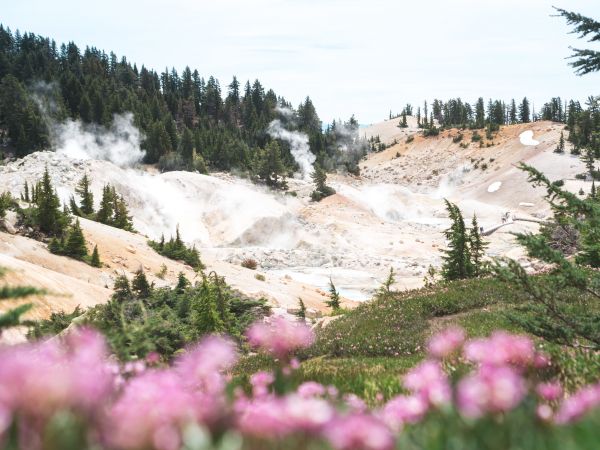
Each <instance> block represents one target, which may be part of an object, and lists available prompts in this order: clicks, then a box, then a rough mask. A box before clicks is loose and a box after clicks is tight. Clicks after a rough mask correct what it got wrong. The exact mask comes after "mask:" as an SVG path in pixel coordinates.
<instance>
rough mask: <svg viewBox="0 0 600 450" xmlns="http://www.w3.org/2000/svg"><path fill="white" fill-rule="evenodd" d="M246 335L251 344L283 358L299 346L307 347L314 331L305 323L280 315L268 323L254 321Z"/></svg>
mask: <svg viewBox="0 0 600 450" xmlns="http://www.w3.org/2000/svg"><path fill="white" fill-rule="evenodd" d="M246 335H247V337H248V341H249V342H250V344H251V345H252V346H254V347H258V348H261V349H263V350H265V351H267V352H269V353H271V354H272V355H274V356H276V357H278V358H284V357H286V356H288V355H289V354H290V353H292V352H293V351H295V350H298V349H300V348H306V347H309V346H310V345H311V344H312V343H313V341H314V333H313V331H312V330H311V329H310V328H309V327H308V326H307V325H305V324H303V323H300V322H290V321H288V320H286V319H284V318H282V317H276V318H274V319H273V320H272V322H271V323H270V324H268V323H264V322H260V323H255V324H254V325H252V326H251V327H250V329H249V330H248V331H247V333H246Z"/></svg>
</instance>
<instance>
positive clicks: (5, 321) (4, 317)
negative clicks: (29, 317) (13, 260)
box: [0, 267, 45, 334]
mask: <svg viewBox="0 0 600 450" xmlns="http://www.w3.org/2000/svg"><path fill="white" fill-rule="evenodd" d="M5 274H6V269H4V268H3V267H0V278H1V277H3V276H4V275H5ZM44 293H45V292H44V291H43V290H41V289H37V288H34V287H31V286H8V285H4V286H1V287H0V301H1V300H19V299H22V298H25V297H29V296H31V295H41V294H44ZM32 307H33V305H31V304H29V303H27V304H22V305H18V306H16V307H14V308H11V309H9V310H8V311H5V312H2V313H0V334H1V333H2V330H3V329H6V328H10V327H14V326H17V325H20V324H21V316H22V315H23V314H25V313H26V312H27V311H29V310H30V309H31V308H32Z"/></svg>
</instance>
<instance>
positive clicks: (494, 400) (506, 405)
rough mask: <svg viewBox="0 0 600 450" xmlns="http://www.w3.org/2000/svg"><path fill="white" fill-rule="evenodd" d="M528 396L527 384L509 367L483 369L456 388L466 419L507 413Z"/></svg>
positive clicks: (465, 379) (460, 408)
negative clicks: (526, 394) (488, 414)
mask: <svg viewBox="0 0 600 450" xmlns="http://www.w3.org/2000/svg"><path fill="white" fill-rule="evenodd" d="M525 393H526V386H525V381H524V380H523V378H522V377H521V375H520V374H519V373H518V372H517V371H516V370H515V369H514V368H512V367H509V366H491V365H486V366H482V367H481V368H480V369H479V370H478V371H477V372H476V373H474V374H471V375H468V376H466V377H464V378H463V379H462V380H461V381H460V382H459V383H458V386H457V403H458V408H459V410H460V412H461V413H462V414H463V415H464V416H466V417H472V418H477V417H480V416H482V415H484V414H486V413H498V412H506V411H510V410H511V409H513V408H515V407H516V406H517V405H518V404H519V403H520V402H521V400H522V399H523V397H524V396H525Z"/></svg>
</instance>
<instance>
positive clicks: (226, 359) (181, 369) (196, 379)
mask: <svg viewBox="0 0 600 450" xmlns="http://www.w3.org/2000/svg"><path fill="white" fill-rule="evenodd" d="M236 361H237V352H236V349H235V345H234V344H233V342H231V340H229V339H225V338H223V337H219V336H208V337H206V338H204V339H203V340H202V341H200V342H199V343H198V344H196V345H195V346H193V347H192V348H190V349H189V350H188V351H187V352H186V353H184V354H183V355H182V356H180V357H179V358H178V359H177V361H176V362H175V369H176V370H177V372H178V374H179V375H180V377H181V379H182V380H183V382H184V383H186V384H187V385H188V386H189V387H190V388H193V389H199V390H201V391H202V392H207V393H218V392H220V391H222V390H223V389H224V388H225V385H226V380H225V378H224V376H223V371H224V370H227V369H230V368H231V367H233V365H234V364H235V363H236Z"/></svg>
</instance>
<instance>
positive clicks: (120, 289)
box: [112, 275, 133, 302]
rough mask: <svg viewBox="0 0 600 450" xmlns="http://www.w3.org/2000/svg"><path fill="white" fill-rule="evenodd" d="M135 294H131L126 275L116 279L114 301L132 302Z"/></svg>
mask: <svg viewBox="0 0 600 450" xmlns="http://www.w3.org/2000/svg"><path fill="white" fill-rule="evenodd" d="M132 296H133V294H132V293H131V285H130V284H129V280H128V279H127V277H126V276H125V275H119V276H117V278H115V284H114V287H113V295H112V299H113V300H116V301H118V302H123V301H127V300H131V298H132Z"/></svg>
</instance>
